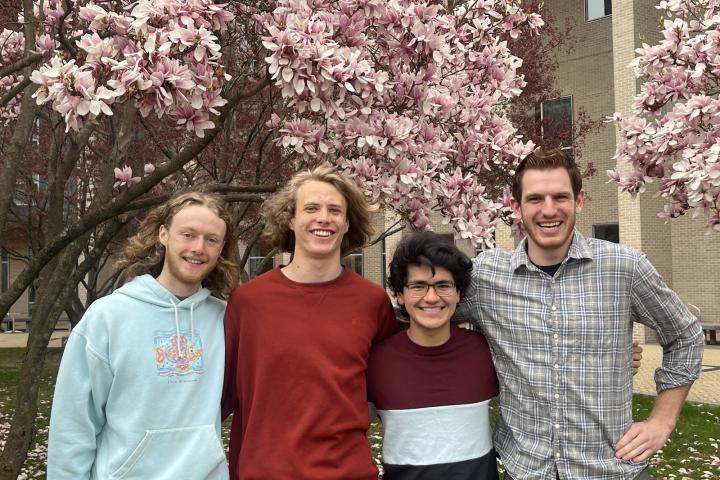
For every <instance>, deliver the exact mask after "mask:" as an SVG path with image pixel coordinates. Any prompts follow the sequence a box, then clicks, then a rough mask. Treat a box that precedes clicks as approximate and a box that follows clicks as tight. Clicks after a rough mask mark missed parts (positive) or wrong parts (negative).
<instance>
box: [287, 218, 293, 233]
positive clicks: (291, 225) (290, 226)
mask: <svg viewBox="0 0 720 480" xmlns="http://www.w3.org/2000/svg"><path fill="white" fill-rule="evenodd" d="M288 228H289V229H290V230H292V231H293V232H294V231H295V215H293V216H292V217H290V220H289V221H288Z"/></svg>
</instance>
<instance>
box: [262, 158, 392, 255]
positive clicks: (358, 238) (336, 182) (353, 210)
mask: <svg viewBox="0 0 720 480" xmlns="http://www.w3.org/2000/svg"><path fill="white" fill-rule="evenodd" d="M310 181H316V182H324V183H329V184H330V185H332V186H333V187H335V188H336V189H337V190H338V191H339V192H340V194H341V195H342V196H343V197H344V198H345V201H346V202H347V220H348V222H349V224H350V227H349V229H348V231H347V233H346V234H345V236H344V237H343V240H342V244H341V246H340V251H341V254H342V255H345V254H347V253H349V252H352V251H354V250H357V249H359V248H362V247H364V246H365V245H366V244H367V242H368V241H369V240H370V237H372V234H373V227H372V214H373V213H374V212H376V211H377V210H378V206H377V204H374V203H370V202H368V200H367V199H366V198H365V196H364V195H363V193H362V191H361V190H360V188H358V186H357V185H356V184H355V183H354V182H353V181H352V180H351V179H350V178H348V177H346V176H345V175H343V174H342V173H340V172H339V171H338V170H337V169H336V168H335V167H331V166H327V165H324V166H320V167H317V168H315V169H314V170H306V171H304V172H300V173H297V174H295V176H293V177H292V178H291V179H290V181H289V182H288V183H287V184H286V185H285V186H284V187H283V188H282V189H281V190H280V191H278V192H277V193H276V194H275V195H273V196H272V197H271V198H269V199H268V200H266V201H265V203H264V204H263V212H262V216H263V218H264V220H265V232H264V234H263V235H264V236H265V238H267V240H268V243H269V244H270V245H271V246H273V247H276V248H279V249H281V250H282V251H285V252H290V253H292V252H293V251H294V250H295V233H294V232H293V231H292V230H291V229H290V220H291V219H292V218H293V217H294V216H295V206H296V203H297V192H298V189H299V188H300V187H301V186H303V185H304V184H305V183H307V182H310Z"/></svg>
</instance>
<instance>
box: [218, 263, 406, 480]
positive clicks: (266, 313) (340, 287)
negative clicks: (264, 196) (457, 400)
mask: <svg viewBox="0 0 720 480" xmlns="http://www.w3.org/2000/svg"><path fill="white" fill-rule="evenodd" d="M395 329H396V322H395V316H394V314H393V309H392V305H391V303H390V299H389V298H388V296H387V294H386V293H385V291H384V290H383V289H382V288H381V287H379V286H378V285H375V284H374V283H372V282H370V281H369V280H366V279H364V278H363V277H361V276H359V275H357V274H356V273H354V272H352V271H350V270H348V269H346V270H345V271H344V272H343V273H342V274H341V275H340V277H338V278H337V279H335V280H333V281H330V282H324V283H316V284H301V283H296V282H293V281H291V280H289V279H288V278H286V277H285V276H284V275H283V274H282V273H281V271H280V269H279V268H276V269H274V270H272V271H270V272H268V273H266V274H264V275H261V276H260V277H258V278H256V279H255V280H253V281H251V282H250V283H248V284H247V285H243V286H241V287H239V288H238V289H237V290H235V292H234V293H233V295H232V296H231V298H230V301H229V302H228V308H227V311H226V314H225V342H226V349H225V350H226V351H225V355H226V361H225V386H224V391H223V415H228V414H230V413H234V417H233V422H232V431H231V434H230V455H229V456H230V458H229V460H230V478H231V479H233V480H254V479H263V480H274V479H277V480H281V479H282V480H288V479H293V480H295V479H298V480H299V479H312V480H325V479H328V480H329V479H332V480H352V479H362V480H371V479H372V480H375V479H377V469H376V468H375V465H374V463H373V461H372V456H371V453H370V447H369V445H368V443H367V440H366V438H365V433H366V431H367V428H368V414H367V393H366V386H365V369H366V367H367V360H368V352H369V350H370V347H371V346H372V345H373V344H375V343H376V342H377V341H379V340H381V339H383V338H385V337H387V336H389V335H390V334H392V333H393V332H394V331H395Z"/></svg>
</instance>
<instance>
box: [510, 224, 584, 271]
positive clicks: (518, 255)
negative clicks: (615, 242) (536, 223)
mask: <svg viewBox="0 0 720 480" xmlns="http://www.w3.org/2000/svg"><path fill="white" fill-rule="evenodd" d="M569 258H574V259H578V260H581V259H589V260H592V258H593V257H592V249H591V248H590V244H589V243H588V241H587V239H586V238H585V237H584V236H583V234H581V233H580V232H579V231H577V229H576V230H574V231H573V239H572V241H571V242H570V250H568V254H567V257H566V258H565V260H563V263H564V262H566V261H567V260H568V259H569ZM531 265H533V263H532V262H531V261H530V257H529V256H528V254H527V236H526V237H525V238H523V239H522V240H521V241H520V244H519V245H518V246H517V248H516V249H515V251H514V252H513V253H512V256H511V257H510V267H511V268H512V271H513V272H514V271H515V270H517V269H518V268H519V267H521V266H525V268H530V266H531Z"/></svg>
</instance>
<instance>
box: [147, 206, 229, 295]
mask: <svg viewBox="0 0 720 480" xmlns="http://www.w3.org/2000/svg"><path fill="white" fill-rule="evenodd" d="M225 230H226V226H225V222H224V221H223V220H222V219H221V218H220V217H218V216H217V214H216V213H215V212H214V211H212V210H211V209H209V208H207V207H204V206H202V205H190V206H187V207H184V208H183V209H182V210H180V211H179V212H177V213H176V214H175V216H174V217H173V218H172V221H171V222H170V225H167V226H166V225H161V226H160V232H159V235H158V237H159V240H160V243H162V244H163V245H164V246H165V260H164V263H163V269H162V272H160V275H159V276H158V278H157V280H158V282H159V283H160V285H162V286H163V287H165V288H167V289H168V290H169V291H170V292H172V293H173V294H175V295H177V296H181V297H185V296H190V295H192V294H193V293H195V292H196V291H198V289H200V286H201V285H202V281H203V280H204V279H205V277H207V276H208V275H209V274H210V272H212V270H213V269H214V268H215V265H216V264H217V261H218V258H219V257H220V253H221V252H222V249H223V245H224V240H225Z"/></svg>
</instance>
